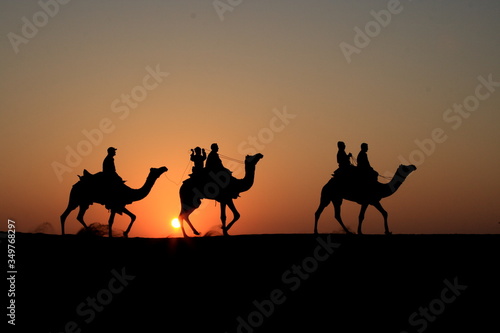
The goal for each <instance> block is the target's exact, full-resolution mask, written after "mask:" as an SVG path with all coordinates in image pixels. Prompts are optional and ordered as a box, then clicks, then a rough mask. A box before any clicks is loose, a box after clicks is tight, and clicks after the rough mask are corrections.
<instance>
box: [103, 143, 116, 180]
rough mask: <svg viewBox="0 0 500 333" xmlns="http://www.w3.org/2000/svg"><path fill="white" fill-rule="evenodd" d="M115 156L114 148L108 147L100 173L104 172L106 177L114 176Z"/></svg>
mask: <svg viewBox="0 0 500 333" xmlns="http://www.w3.org/2000/svg"><path fill="white" fill-rule="evenodd" d="M115 155H116V148H114V147H109V148H108V155H107V156H106V157H105V158H104V161H103V162H102V172H104V173H105V174H107V175H112V174H116V167H115V158H114V156H115Z"/></svg>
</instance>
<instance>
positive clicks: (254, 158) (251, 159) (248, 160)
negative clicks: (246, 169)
mask: <svg viewBox="0 0 500 333" xmlns="http://www.w3.org/2000/svg"><path fill="white" fill-rule="evenodd" d="M263 157H264V155H262V154H261V153H258V154H255V155H247V156H245V165H248V164H253V165H256V164H257V163H258V162H259V161H260V160H261V159H262V158H263Z"/></svg>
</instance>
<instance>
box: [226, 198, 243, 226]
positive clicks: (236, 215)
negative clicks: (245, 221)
mask: <svg viewBox="0 0 500 333" xmlns="http://www.w3.org/2000/svg"><path fill="white" fill-rule="evenodd" d="M227 206H228V207H229V209H231V212H233V220H232V221H231V222H229V224H228V225H227V228H226V234H227V230H229V229H231V227H232V226H233V224H234V222H236V221H238V220H239V219H240V216H241V215H240V213H239V212H238V210H237V209H236V206H235V205H234V202H233V199H231V200H229V201H228V202H227Z"/></svg>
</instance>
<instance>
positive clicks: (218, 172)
mask: <svg viewBox="0 0 500 333" xmlns="http://www.w3.org/2000/svg"><path fill="white" fill-rule="evenodd" d="M210 148H211V152H210V153H209V154H208V156H207V154H206V152H205V150H204V149H201V148H200V147H196V148H194V149H192V150H191V157H190V159H191V161H192V162H193V163H194V166H193V169H192V170H193V173H192V174H190V175H189V178H188V179H186V180H185V181H184V182H183V183H182V185H181V188H180V189H179V195H180V199H181V212H180V213H179V221H180V223H181V229H182V233H183V234H184V236H186V237H187V234H186V231H185V229H184V222H186V223H187V224H188V225H189V227H190V228H191V230H192V231H193V233H194V234H195V235H199V232H198V231H197V230H196V228H194V226H193V224H192V223H191V221H190V219H189V216H190V215H191V213H192V212H193V211H195V210H196V209H197V208H198V207H199V206H200V205H201V200H202V199H212V200H216V201H218V202H219V203H220V209H221V216H220V217H221V222H222V232H223V234H224V235H228V230H229V229H230V228H231V226H232V225H233V224H234V223H235V222H236V221H237V220H238V219H239V218H240V214H239V212H238V210H237V209H236V207H235V205H234V202H233V200H234V199H236V198H238V197H239V196H240V193H242V192H246V191H248V190H249V189H250V188H251V187H252V185H253V183H254V176H255V166H256V164H257V163H258V162H259V161H260V159H262V158H263V155H262V154H256V155H253V156H250V155H247V156H246V157H245V161H244V164H245V176H244V177H243V178H241V179H238V178H235V177H233V176H232V172H231V171H230V170H228V169H227V168H226V167H224V165H223V164H222V160H221V159H220V156H219V154H218V152H219V146H218V145H217V144H216V143H213V144H212V145H211V147H210ZM205 160H206V163H205V166H203V164H204V162H205ZM226 207H227V208H229V209H230V210H231V212H232V213H233V219H232V220H231V221H230V222H229V223H227V224H226Z"/></svg>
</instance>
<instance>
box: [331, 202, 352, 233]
mask: <svg viewBox="0 0 500 333" xmlns="http://www.w3.org/2000/svg"><path fill="white" fill-rule="evenodd" d="M341 206H342V199H337V200H334V201H333V207H334V208H335V219H336V220H337V221H338V222H339V223H340V226H341V227H342V228H343V229H344V231H345V233H346V234H352V232H350V231H349V229H347V228H346V226H345V225H344V222H342V217H341V216H340V207H341Z"/></svg>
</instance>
